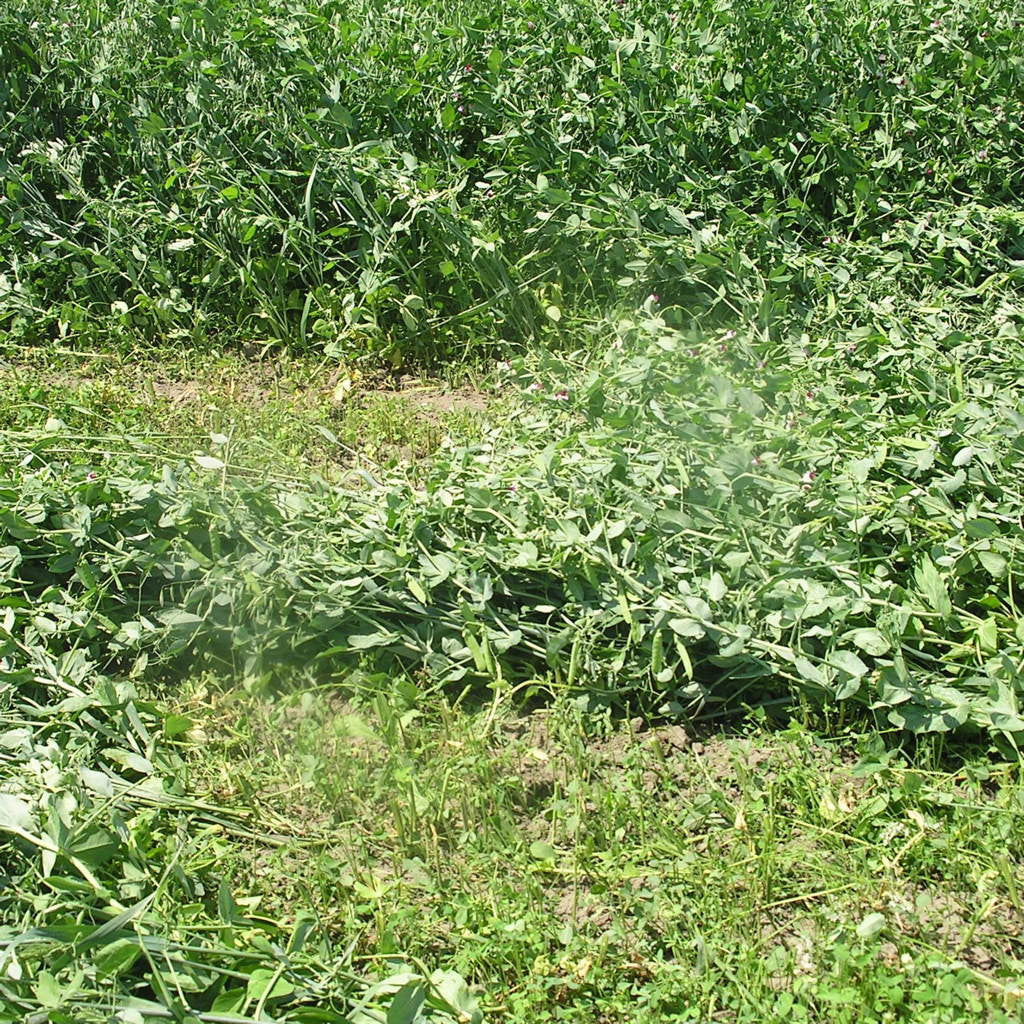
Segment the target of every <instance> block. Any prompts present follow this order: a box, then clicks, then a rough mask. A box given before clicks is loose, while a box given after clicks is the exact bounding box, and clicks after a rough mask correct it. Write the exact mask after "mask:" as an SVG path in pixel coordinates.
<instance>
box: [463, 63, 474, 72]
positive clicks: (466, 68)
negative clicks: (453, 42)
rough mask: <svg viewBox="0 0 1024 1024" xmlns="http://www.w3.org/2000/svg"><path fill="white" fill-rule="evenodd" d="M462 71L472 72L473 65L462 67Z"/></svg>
mask: <svg viewBox="0 0 1024 1024" xmlns="http://www.w3.org/2000/svg"><path fill="white" fill-rule="evenodd" d="M462 70H463V71H472V70H473V65H472V64H466V65H464V66H463V68H462Z"/></svg>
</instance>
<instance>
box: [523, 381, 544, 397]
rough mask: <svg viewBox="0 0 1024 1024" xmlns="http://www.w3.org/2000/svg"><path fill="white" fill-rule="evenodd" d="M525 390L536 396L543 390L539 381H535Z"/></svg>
mask: <svg viewBox="0 0 1024 1024" xmlns="http://www.w3.org/2000/svg"><path fill="white" fill-rule="evenodd" d="M526 390H527V391H532V392H533V393H534V394H535V395H538V394H540V392H542V391H543V390H544V385H543V384H541V382H540V381H539V380H535V381H534V382H533V383H532V384H531V385H530V386H529V387H528V388H527V389H526Z"/></svg>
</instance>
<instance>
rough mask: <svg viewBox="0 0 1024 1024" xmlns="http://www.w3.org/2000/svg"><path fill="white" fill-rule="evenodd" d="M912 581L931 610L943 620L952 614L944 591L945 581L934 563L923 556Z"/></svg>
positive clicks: (947, 595)
mask: <svg viewBox="0 0 1024 1024" xmlns="http://www.w3.org/2000/svg"><path fill="white" fill-rule="evenodd" d="M914 579H915V580H916V581H917V585H918V587H920V589H921V593H922V594H923V595H924V597H925V600H927V602H928V604H929V605H931V607H932V609H933V610H934V611H936V612H938V613H939V614H940V615H941V616H943V618H948V617H949V616H950V615H952V614H953V605H952V602H951V601H950V599H949V591H948V590H947V589H946V581H945V580H944V579H943V577H942V575H941V574H940V573H939V570H938V569H937V568H936V567H935V563H934V562H933V561H932V560H931V559H930V558H929V557H928V556H927V555H925V556H924V558H923V559H922V560H921V562H920V564H919V565H918V567H917V569H916V570H915V571H914Z"/></svg>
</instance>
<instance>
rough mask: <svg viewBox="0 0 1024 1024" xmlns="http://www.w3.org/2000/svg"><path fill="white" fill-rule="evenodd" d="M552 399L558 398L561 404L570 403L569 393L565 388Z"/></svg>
mask: <svg viewBox="0 0 1024 1024" xmlns="http://www.w3.org/2000/svg"><path fill="white" fill-rule="evenodd" d="M552 397H553V398H557V399H558V401H559V402H568V401H569V392H568V391H566V389H565V388H562V389H560V390H559V391H556V392H555V393H554V395H553V396H552Z"/></svg>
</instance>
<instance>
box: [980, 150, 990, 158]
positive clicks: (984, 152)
mask: <svg viewBox="0 0 1024 1024" xmlns="http://www.w3.org/2000/svg"><path fill="white" fill-rule="evenodd" d="M978 159H979V160H987V159H988V150H987V149H979V150H978Z"/></svg>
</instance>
